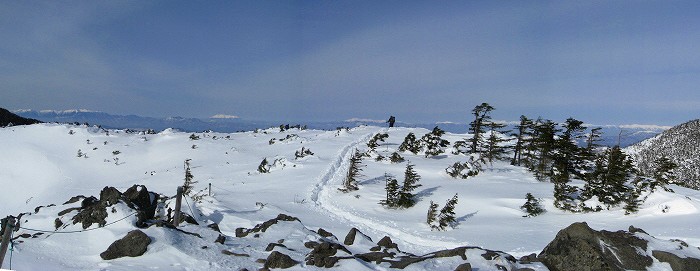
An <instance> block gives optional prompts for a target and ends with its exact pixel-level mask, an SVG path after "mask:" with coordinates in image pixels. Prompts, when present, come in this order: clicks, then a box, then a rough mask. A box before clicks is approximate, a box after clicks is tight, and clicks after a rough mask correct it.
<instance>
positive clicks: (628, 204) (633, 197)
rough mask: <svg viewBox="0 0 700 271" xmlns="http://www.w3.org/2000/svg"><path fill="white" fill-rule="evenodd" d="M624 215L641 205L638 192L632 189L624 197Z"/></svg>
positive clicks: (634, 211)
mask: <svg viewBox="0 0 700 271" xmlns="http://www.w3.org/2000/svg"><path fill="white" fill-rule="evenodd" d="M624 201H625V207H624V209H625V215H630V214H633V213H636V212H638V211H639V207H641V205H642V201H641V200H639V193H638V192H637V191H636V190H634V189H632V190H630V193H629V194H628V195H627V197H626V198H625V200H624Z"/></svg>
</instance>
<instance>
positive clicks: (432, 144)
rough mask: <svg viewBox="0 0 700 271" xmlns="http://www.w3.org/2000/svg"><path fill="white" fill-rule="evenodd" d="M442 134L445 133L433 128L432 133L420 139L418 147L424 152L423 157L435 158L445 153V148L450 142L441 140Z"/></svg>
mask: <svg viewBox="0 0 700 271" xmlns="http://www.w3.org/2000/svg"><path fill="white" fill-rule="evenodd" d="M444 134H445V131H443V130H441V129H440V128H438V127H437V126H435V128H433V131H432V132H430V133H427V134H425V135H424V136H423V137H421V144H420V145H421V146H422V147H423V149H424V150H425V157H430V156H437V155H440V154H441V153H444V152H445V147H447V146H449V145H450V142H449V141H447V140H444V139H442V138H441V137H442V135H444Z"/></svg>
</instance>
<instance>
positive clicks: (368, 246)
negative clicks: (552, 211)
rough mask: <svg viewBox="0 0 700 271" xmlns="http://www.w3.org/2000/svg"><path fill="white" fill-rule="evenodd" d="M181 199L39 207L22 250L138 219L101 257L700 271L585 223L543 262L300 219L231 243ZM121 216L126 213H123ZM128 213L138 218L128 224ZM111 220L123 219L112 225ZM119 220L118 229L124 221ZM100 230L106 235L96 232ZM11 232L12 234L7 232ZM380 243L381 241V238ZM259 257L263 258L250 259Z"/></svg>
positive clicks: (693, 255) (110, 195) (624, 234)
mask: <svg viewBox="0 0 700 271" xmlns="http://www.w3.org/2000/svg"><path fill="white" fill-rule="evenodd" d="M173 203H174V199H172V198H168V197H165V196H163V195H160V194H156V193H153V192H149V191H148V190H147V189H146V187H145V186H139V185H134V186H133V187H131V188H129V189H127V190H126V191H124V192H123V193H122V192H120V191H118V190H117V189H116V188H113V187H105V188H104V189H103V190H102V192H101V193H100V197H99V199H98V198H96V197H85V196H76V197H73V198H71V199H70V200H68V201H66V202H65V203H63V204H62V205H60V206H56V205H49V206H45V207H44V206H40V207H37V208H36V209H35V210H34V212H33V213H22V214H19V215H18V216H17V218H18V219H17V221H18V222H17V224H16V225H14V230H15V231H17V232H16V233H15V234H14V236H16V238H15V239H16V240H15V241H16V242H18V243H21V242H41V240H42V239H39V238H37V237H39V236H41V235H43V234H49V235H50V234H53V233H50V232H49V233H46V232H37V231H34V230H32V229H31V228H25V227H23V224H24V223H29V222H30V221H31V220H32V216H37V215H41V216H42V217H47V216H50V217H51V218H52V219H53V218H54V217H55V220H53V221H54V228H55V232H54V233H58V232H62V231H66V230H68V228H69V227H72V226H73V225H80V228H82V230H78V231H86V230H91V229H99V228H100V227H105V226H109V224H111V223H115V222H116V221H115V222H110V223H107V221H109V220H111V221H114V220H115V219H118V220H121V219H125V218H128V217H129V216H132V215H135V216H134V218H132V219H131V220H130V221H131V227H133V230H131V231H129V232H128V233H127V234H126V235H125V236H123V237H122V238H119V239H118V240H109V241H108V242H113V243H112V244H111V245H110V246H109V248H108V249H107V250H105V251H100V252H96V253H99V255H100V257H101V258H102V259H103V260H105V261H108V260H113V259H117V258H121V257H139V256H142V255H144V254H146V253H149V250H148V246H149V244H151V241H152V240H151V239H152V238H151V237H149V236H148V235H147V234H146V233H144V232H143V231H141V230H140V229H146V228H150V227H162V228H164V229H167V230H169V231H172V232H173V233H174V234H176V235H180V236H181V238H183V239H187V238H193V239H197V240H198V243H199V244H201V243H202V242H204V243H210V245H202V246H201V250H202V251H204V252H205V253H218V254H222V255H227V256H230V257H239V258H247V259H249V261H248V262H249V264H248V265H246V266H245V267H242V266H235V267H234V266H232V268H240V270H250V268H256V269H261V270H266V269H276V268H281V269H285V268H292V267H297V268H299V267H300V268H311V267H316V268H340V269H342V268H343V266H344V265H343V263H344V262H345V261H353V262H360V263H362V264H363V265H365V266H375V267H382V268H396V269H404V268H407V267H409V266H411V265H414V264H417V263H421V262H424V261H431V260H443V259H444V260H447V259H449V260H451V262H454V266H453V267H452V268H451V269H454V270H472V265H474V264H475V263H478V266H480V267H484V266H485V267H487V268H488V270H508V271H516V270H517V271H525V270H536V269H540V270H541V269H542V267H543V266H544V267H546V268H548V269H549V270H553V271H560V270H561V271H564V270H647V269H648V268H651V267H656V268H661V269H666V270H668V269H670V270H674V271H681V270H683V271H693V270H700V249H699V248H697V247H691V246H689V245H688V244H687V243H685V242H683V241H681V240H660V239H656V238H654V237H653V236H650V235H649V234H647V233H646V232H644V230H642V229H639V228H635V227H633V226H630V227H629V229H628V230H627V231H624V230H620V231H616V232H610V231H605V230H601V231H596V230H593V229H591V228H590V227H589V226H588V225H587V224H586V223H585V222H580V223H574V224H572V225H570V226H568V227H567V228H565V229H562V230H561V231H559V233H558V234H557V235H556V237H555V238H554V240H552V242H550V243H549V244H548V245H547V246H546V247H545V248H544V249H543V250H542V252H541V253H540V254H539V255H536V254H532V255H528V256H525V257H521V258H520V259H516V258H515V257H513V256H512V255H510V254H508V253H505V252H502V251H497V250H490V249H485V248H480V247H474V246H463V247H457V248H452V249H446V250H440V251H434V252H431V253H427V254H422V255H416V254H412V253H411V252H409V251H403V250H401V248H399V246H398V245H397V244H396V243H394V242H393V241H392V240H391V238H389V237H388V236H384V237H382V238H379V239H378V241H376V242H375V240H373V237H371V236H368V235H366V234H364V233H362V232H360V231H359V230H358V229H355V228H352V229H351V230H350V231H349V232H348V233H347V234H345V235H344V237H342V238H341V236H340V235H336V234H334V233H331V232H328V231H326V230H324V229H322V228H319V229H315V230H314V229H310V228H307V227H306V226H305V225H304V224H303V222H302V221H300V220H299V219H298V218H296V217H293V216H289V215H285V214H279V215H278V216H277V217H276V218H273V219H270V220H268V221H265V222H263V223H260V224H258V225H256V226H254V227H252V228H238V229H236V231H235V236H227V235H225V234H223V233H221V231H220V230H219V227H218V225H217V224H209V225H202V226H200V225H197V221H196V220H195V219H194V218H192V217H190V216H189V215H187V214H186V213H183V214H182V215H183V220H184V222H185V223H188V224H189V225H190V226H188V227H186V229H187V231H186V230H183V229H182V227H180V228H177V227H173V226H172V223H173V217H174V214H173V211H172V207H173V205H174V204H173ZM117 210H120V211H119V212H117ZM124 213H130V215H129V216H126V217H123V216H124ZM110 216H122V217H116V218H111V219H110ZM118 220H117V221H118ZM93 224H97V226H98V228H95V227H92V226H93ZM3 225H5V223H4V219H3ZM2 231H3V232H4V231H5V227H3V228H2ZM375 238H376V237H375ZM233 239H241V240H242V241H245V243H246V244H248V246H252V247H253V248H252V250H251V249H247V250H246V251H237V247H235V246H225V244H227V240H229V241H230V240H233ZM250 251H255V253H250Z"/></svg>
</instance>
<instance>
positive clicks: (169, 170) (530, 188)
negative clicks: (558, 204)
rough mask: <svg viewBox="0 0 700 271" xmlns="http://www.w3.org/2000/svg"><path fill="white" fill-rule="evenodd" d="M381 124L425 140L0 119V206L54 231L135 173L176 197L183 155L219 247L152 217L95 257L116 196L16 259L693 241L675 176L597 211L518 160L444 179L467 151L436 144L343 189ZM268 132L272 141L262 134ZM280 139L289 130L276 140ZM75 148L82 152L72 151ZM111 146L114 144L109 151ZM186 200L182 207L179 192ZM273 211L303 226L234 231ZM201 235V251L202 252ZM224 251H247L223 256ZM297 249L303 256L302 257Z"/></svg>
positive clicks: (107, 238) (153, 265) (243, 263)
mask: <svg viewBox="0 0 700 271" xmlns="http://www.w3.org/2000/svg"><path fill="white" fill-rule="evenodd" d="M382 122H383V121H382ZM70 131H73V132H72V134H70V133H69V132H70ZM379 132H386V133H388V134H389V138H387V140H386V142H380V147H378V148H377V151H378V152H379V153H380V154H382V155H383V156H386V157H388V156H389V155H390V154H391V153H392V152H394V151H396V149H397V148H398V146H399V144H400V143H401V142H402V141H403V139H404V137H405V136H406V135H407V134H408V133H409V132H413V133H414V134H415V135H416V136H417V137H420V136H422V135H423V134H425V133H428V132H429V130H426V129H422V128H400V127H399V128H385V127H373V126H362V127H358V128H353V129H350V130H349V131H344V130H342V131H319V130H298V129H290V130H286V131H284V132H280V131H279V129H278V128H270V129H266V130H259V131H257V132H244V133H233V134H223V133H198V134H197V135H198V136H200V137H201V139H199V140H191V139H190V138H189V136H190V135H191V133H181V132H177V131H175V130H172V129H169V130H166V131H163V132H161V133H159V134H156V135H144V134H127V133H125V132H124V131H119V130H109V131H108V133H107V131H104V130H100V129H94V128H91V127H90V128H88V127H84V126H69V125H59V124H37V125H31V126H15V127H8V128H0V142H2V144H0V182H1V183H2V190H0V191H2V194H0V197H1V198H2V203H3V204H0V216H3V217H4V216H6V215H10V214H12V215H17V214H18V213H20V212H31V213H32V215H27V216H24V217H23V218H22V219H23V221H22V222H23V223H22V226H23V227H26V228H33V229H45V230H54V219H55V218H56V214H57V213H58V212H60V211H62V210H65V209H68V208H69V207H75V206H76V205H75V204H77V206H79V203H75V204H72V205H62V203H64V202H65V201H67V200H68V199H70V198H71V197H72V196H76V195H85V196H91V195H93V196H97V197H99V193H100V191H101V190H102V188H104V187H105V186H113V187H116V188H117V189H119V190H120V191H122V192H123V191H125V190H126V189H127V188H128V187H131V186H132V185H133V184H142V185H145V186H146V187H147V188H148V190H149V191H152V192H158V193H163V194H165V195H167V196H173V195H174V194H175V191H176V188H177V186H179V185H182V183H183V181H184V168H183V164H184V161H185V160H186V159H191V161H190V165H191V171H192V174H193V175H194V180H195V181H197V182H198V183H196V184H195V187H194V189H193V190H194V191H195V192H198V193H200V195H204V197H203V199H202V201H200V202H193V201H192V199H191V198H190V199H188V200H189V205H190V206H191V208H192V209H193V211H194V216H195V218H196V219H197V220H198V221H200V224H202V225H207V224H210V223H218V224H219V226H220V229H221V231H222V233H223V234H225V235H226V236H228V238H227V241H226V243H225V244H223V245H221V244H214V243H213V240H214V239H215V238H216V234H215V232H214V231H202V230H200V228H201V227H196V226H192V225H187V224H186V223H185V224H184V225H183V226H181V228H182V229H183V230H187V231H192V232H197V233H199V234H201V235H202V236H203V239H199V238H196V237H191V238H190V237H189V236H183V235H182V234H178V233H176V232H173V230H171V229H167V228H157V227H151V228H148V229H145V230H144V232H145V233H146V234H147V235H149V237H151V239H152V241H153V242H152V243H151V245H150V246H149V248H148V251H147V252H146V254H145V255H143V256H141V257H136V258H128V257H127V258H120V259H116V260H110V261H104V260H102V259H101V258H100V257H99V254H100V253H101V252H102V251H104V250H105V249H106V248H107V247H108V246H109V245H110V244H111V243H112V242H113V241H114V240H116V239H119V238H121V237H123V236H124V235H125V234H126V233H127V232H128V231H130V230H132V229H133V223H134V221H135V219H136V218H135V216H129V214H130V212H131V211H130V209H128V208H126V207H125V206H121V205H117V207H116V208H115V211H116V213H114V214H112V213H110V216H109V217H108V219H107V222H108V223H111V222H115V221H117V220H118V219H120V218H123V217H127V218H126V219H124V220H121V221H118V222H116V223H114V224H110V225H109V226H106V227H104V228H97V226H96V225H93V226H92V227H91V228H96V229H95V230H91V231H87V232H80V233H73V234H44V235H40V236H37V238H30V239H19V240H24V242H23V243H18V244H16V247H15V251H14V255H13V259H12V268H13V269H16V270H48V269H50V270H95V269H100V270H144V269H160V270H238V269H239V268H244V267H245V268H248V269H251V270H252V269H257V268H260V267H261V264H259V263H256V262H255V260H257V259H259V258H265V257H266V255H267V254H266V252H265V251H264V248H265V246H266V245H267V243H268V241H269V240H277V239H285V240H286V241H285V245H288V246H291V247H294V246H299V247H303V243H304V242H305V241H307V239H308V238H309V237H308V236H309V235H308V234H309V233H308V232H307V231H308V229H311V230H317V229H318V228H323V229H325V230H327V231H330V232H332V233H334V234H335V235H336V236H338V238H341V239H342V238H343V237H344V236H345V234H346V233H347V232H348V231H349V230H350V229H351V228H352V227H355V228H358V229H359V230H360V231H362V232H363V233H365V234H366V235H368V236H370V237H371V238H372V239H373V240H374V241H378V240H379V239H381V238H382V237H383V236H385V235H386V236H389V237H391V239H392V240H393V241H394V242H395V243H397V244H398V245H399V248H400V249H401V250H402V251H406V252H411V253H414V254H417V255H421V254H424V253H428V252H432V251H436V250H441V249H448V248H454V247H457V246H464V245H470V246H480V247H483V248H488V249H493V250H501V251H504V252H507V253H510V254H512V255H514V256H516V257H519V256H523V255H527V254H530V253H539V252H540V251H541V250H542V249H543V248H544V247H545V246H546V245H547V244H548V243H549V242H550V241H551V240H552V239H553V238H554V236H555V235H556V233H557V232H558V231H559V230H560V229H563V228H565V227H566V226H568V225H570V224H571V223H573V222H580V221H585V222H587V223H588V224H589V225H590V226H591V227H592V228H594V229H605V230H610V231H617V230H626V229H627V228H628V227H629V226H630V225H634V226H635V227H638V228H642V229H644V230H645V231H646V232H648V233H649V234H650V235H652V236H655V237H656V238H658V239H660V240H668V239H680V240H683V241H685V242H686V243H687V244H688V245H690V246H691V247H698V246H700V231H698V230H697V225H698V224H700V215H698V214H699V213H700V192H699V191H695V190H690V189H685V188H681V187H676V186H673V187H672V188H673V190H675V191H676V193H669V192H665V191H659V192H656V193H655V194H652V195H651V196H650V197H649V199H648V200H647V201H646V202H645V203H644V204H643V205H642V207H641V209H640V211H639V213H637V214H633V215H627V216H626V215H624V210H622V208H620V207H618V208H613V209H611V210H606V211H602V212H599V213H587V214H572V213H567V212H563V211H561V210H558V209H556V208H555V207H554V206H553V205H552V201H553V200H552V184H551V183H544V182H539V181H537V180H536V179H534V178H533V177H532V175H531V174H530V173H529V172H528V171H527V170H526V169H524V168H521V167H515V166H511V165H509V164H508V163H505V162H496V163H494V164H493V165H491V166H487V167H486V168H485V170H484V171H483V172H482V173H481V174H479V175H478V176H476V177H473V178H469V179H466V180H462V179H453V178H451V177H449V176H448V175H447V174H446V173H445V168H447V167H448V166H449V165H451V164H454V163H455V162H464V161H466V160H467V159H468V157H467V156H464V155H453V154H450V152H449V148H448V149H447V151H446V153H445V154H443V155H439V156H437V157H433V158H425V157H424V156H423V155H421V154H418V155H413V154H410V153H401V155H402V156H403V157H404V158H405V159H406V160H407V161H406V162H403V163H398V164H392V163H390V162H388V161H381V162H376V161H374V159H372V158H365V159H364V160H363V165H364V167H363V171H362V172H361V173H362V175H363V176H362V177H361V178H360V182H359V190H358V191H353V192H350V193H342V192H340V191H339V190H338V188H339V187H340V185H341V183H342V180H343V179H342V178H343V177H344V176H345V174H346V170H347V168H348V157H349V156H350V155H351V153H352V152H353V151H354V150H355V149H359V150H360V151H364V150H366V149H367V146H366V143H367V141H368V140H369V139H370V138H371V137H372V136H373V135H374V134H376V133H379ZM292 135H295V136H292ZM288 136H289V137H288ZM467 136H468V135H464V134H450V133H448V134H446V135H445V136H444V137H443V138H444V139H447V140H449V141H450V142H454V141H456V140H463V139H464V138H465V137H467ZM273 138H274V139H275V143H273V144H270V140H271V139H273ZM284 138H293V139H292V140H286V141H279V140H280V139H284ZM88 140H89V142H88ZM193 145H196V146H195V148H193ZM302 147H305V148H307V149H310V150H311V151H312V152H313V153H314V155H313V156H307V157H304V158H302V159H298V160H297V159H295V156H294V153H295V151H297V150H300V149H301V148H302ZM79 149H80V150H81V152H82V153H84V154H86V155H87V158H84V157H78V156H77V153H78V150H79ZM115 151H119V154H114V153H116V152H115ZM264 158H267V160H268V162H270V163H273V161H275V160H277V161H278V164H276V165H275V167H274V168H273V170H271V172H270V173H265V174H262V173H258V172H257V171H256V169H257V167H258V165H259V164H260V162H261V161H262V159H264ZM116 159H118V163H117V160H116ZM408 161H410V162H411V163H412V164H414V165H415V170H416V171H417V172H418V174H419V175H420V176H421V180H420V182H419V183H420V184H421V185H422V186H421V187H419V188H418V189H417V191H416V192H417V194H418V198H419V201H418V202H417V204H416V206H414V207H412V208H409V209H387V208H385V207H383V206H382V205H379V204H378V203H379V201H380V200H382V199H383V197H384V195H385V191H384V185H385V184H384V178H383V176H384V174H385V173H387V174H391V175H394V176H395V177H396V178H397V179H398V180H399V182H401V181H402V180H403V172H404V170H405V166H406V163H407V162H408ZM209 183H211V184H212V191H211V192H212V196H211V197H209V196H207V195H208V193H209V191H207V190H206V189H207V187H208V184H209ZM528 192H530V193H532V194H533V195H534V196H535V197H537V198H542V200H543V204H544V207H545V208H546V209H547V212H546V213H544V214H542V215H540V216H537V217H532V218H524V217H522V216H523V215H524V213H523V212H522V211H521V210H520V206H521V205H522V204H523V203H525V194H526V193H528ZM455 193H457V194H458V196H459V202H458V204H457V207H456V209H455V212H456V214H457V217H458V219H457V221H458V225H457V226H456V228H454V229H449V230H448V231H444V232H440V231H431V229H430V227H429V226H428V225H427V224H426V223H425V218H426V213H427V210H428V205H429V203H430V201H431V200H432V201H434V202H435V203H438V204H439V205H440V207H442V206H443V205H444V204H445V202H446V201H447V200H448V199H449V198H451V197H452V196H453V195H454V194H455ZM49 204H55V205H56V206H53V207H44V208H42V209H41V210H40V211H39V212H38V213H34V208H35V207H37V206H42V205H43V206H46V205H49ZM183 206H185V207H183V209H184V210H185V211H186V212H188V213H189V212H190V211H189V207H188V206H187V205H185V204H184V202H183ZM75 213H76V212H75V211H74V212H71V213H68V214H65V215H63V216H62V217H63V218H62V221H63V222H64V223H66V222H68V221H69V220H70V218H72V216H73V215H75ZM279 213H285V214H288V215H291V216H295V217H298V218H299V219H300V220H301V221H302V223H293V222H289V223H287V222H284V223H285V224H283V225H280V227H281V228H280V229H284V230H278V231H274V236H265V237H264V238H263V239H261V240H257V241H256V240H255V238H236V237H235V234H234V232H235V229H236V228H238V227H245V228H252V227H253V226H255V225H256V224H258V223H261V222H263V221H266V220H268V219H271V218H274V217H276V216H277V215H278V214H279ZM24 220H26V222H24ZM67 224H70V223H67ZM81 229H82V227H81V226H80V225H72V224H70V225H68V226H66V228H64V229H62V231H72V230H81ZM21 233H30V234H34V232H30V231H26V230H20V232H18V233H16V234H21ZM217 234H218V233H217ZM256 242H257V243H256ZM202 246H208V248H207V249H202V248H201V247H202ZM221 250H229V251H232V252H235V253H245V254H249V255H250V257H238V256H229V255H223V254H221V253H220V251H221ZM302 251H303V250H302ZM300 253H303V252H300ZM693 255H695V254H693ZM298 257H300V258H303V255H301V254H300V256H298ZM469 259H470V262H472V265H474V266H475V267H477V268H479V266H480V265H485V263H483V262H479V261H480V260H481V259H483V258H480V257H479V256H478V255H474V256H473V257H471V256H470V257H469ZM472 260H473V261H472ZM454 263H455V262H454V260H453V259H436V260H431V261H425V262H421V263H419V264H415V265H411V266H409V268H407V270H421V269H444V268H447V267H451V268H454V266H455V265H454ZM659 266H661V267H663V264H655V268H661V267H659ZM3 267H6V266H3ZM387 267H388V266H384V265H382V266H380V267H377V266H374V265H366V264H365V263H363V262H353V261H341V263H340V268H341V269H344V270H363V269H365V270H366V269H372V268H379V269H383V268H387ZM306 268H310V267H308V266H296V267H293V268H292V269H291V270H302V269H306ZM540 268H541V270H546V268H544V267H540ZM387 269H388V268H387ZM659 270H660V269H659Z"/></svg>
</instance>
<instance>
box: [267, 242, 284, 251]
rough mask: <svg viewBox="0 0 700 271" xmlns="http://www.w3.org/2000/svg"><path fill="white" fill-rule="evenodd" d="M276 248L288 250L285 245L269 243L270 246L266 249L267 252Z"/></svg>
mask: <svg viewBox="0 0 700 271" xmlns="http://www.w3.org/2000/svg"><path fill="white" fill-rule="evenodd" d="M275 247H283V248H287V246H285V245H283V244H277V243H269V244H267V247H266V248H265V251H272V250H274V249H275Z"/></svg>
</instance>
